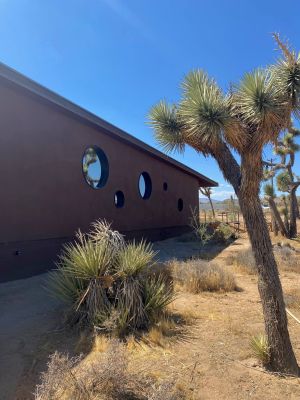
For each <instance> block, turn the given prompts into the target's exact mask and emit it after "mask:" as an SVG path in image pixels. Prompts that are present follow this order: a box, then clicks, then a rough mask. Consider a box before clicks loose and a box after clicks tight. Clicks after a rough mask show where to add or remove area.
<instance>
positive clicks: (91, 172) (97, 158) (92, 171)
mask: <svg viewBox="0 0 300 400" xmlns="http://www.w3.org/2000/svg"><path fill="white" fill-rule="evenodd" d="M82 170H83V175H84V177H85V180H86V181H87V183H88V184H89V185H90V186H91V187H92V188H93V189H100V188H101V187H103V186H104V185H105V184H106V182H107V179H108V174H109V166H108V160H107V157H106V155H105V153H104V151H103V150H101V149H100V148H99V147H97V146H91V147H88V148H87V149H86V150H85V152H84V155H83V159H82Z"/></svg>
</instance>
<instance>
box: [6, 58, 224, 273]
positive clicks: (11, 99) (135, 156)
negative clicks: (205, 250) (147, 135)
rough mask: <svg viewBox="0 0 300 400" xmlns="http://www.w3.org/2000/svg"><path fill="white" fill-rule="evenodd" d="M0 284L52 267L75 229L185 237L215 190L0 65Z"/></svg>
mask: <svg viewBox="0 0 300 400" xmlns="http://www.w3.org/2000/svg"><path fill="white" fill-rule="evenodd" d="M0 103H1V105H0V124H1V134H0V171H1V196H0V216H1V217H0V221H1V222H0V223H1V229H0V280H1V281H4V280H8V279H13V278H21V277H26V276H30V275H32V274H35V273H38V272H41V271H45V270H46V269H48V268H49V267H51V266H52V265H53V260H54V259H55V257H56V256H57V254H58V252H59V251H60V249H61V246H62V244H63V243H65V242H67V241H69V240H71V239H72V238H73V236H74V231H76V230H77V229H78V228H80V229H82V230H83V231H86V230H87V229H88V227H89V225H90V223H91V222H92V221H94V220H96V219H99V218H105V219H106V220H107V221H108V222H111V223H112V226H113V228H115V229H118V230H120V231H121V232H123V233H124V234H126V235H127V237H137V238H140V237H146V238H148V239H150V240H157V239H162V238H165V237H168V236H172V235H177V234H180V233H182V232H185V231H186V230H187V229H188V225H189V218H190V212H191V208H193V209H194V208H197V207H198V204H199V197H198V189H199V187H205V186H216V185H217V184H216V182H214V181H212V180H211V179H209V178H207V177H205V176H204V175H201V174H200V173H198V172H196V171H194V170H192V169H190V168H188V167H186V166H185V165H183V164H181V163H179V162H177V161H175V160H173V159H172V158H169V157H168V156H166V155H164V154H163V153H161V152H159V151H158V150H156V149H154V148H152V147H150V146H148V145H146V144H145V143H143V142H141V141H140V140H138V139H136V138H135V137H133V136H131V135H129V134H127V133H125V132H124V131H122V130H121V129H119V128H117V127H115V126H113V125H111V124H110V123H108V122H106V121H104V120H102V119H101V118H99V117H97V116H96V115H94V114H92V113H90V112H88V111H86V110H84V109H83V108H81V107H79V106H77V105H75V104H73V103H72V102H70V101H68V100H66V99H64V98H63V97H61V96H59V95H57V94H55V93H53V92H52V91H50V90H48V89H46V88H45V87H43V86H41V85H39V84H37V83H36V82H34V81H32V80H30V79H28V78H27V77H25V76H23V75H21V74H20V73H18V72H16V71H15V70H13V69H11V68H9V67H7V66H6V65H4V64H0Z"/></svg>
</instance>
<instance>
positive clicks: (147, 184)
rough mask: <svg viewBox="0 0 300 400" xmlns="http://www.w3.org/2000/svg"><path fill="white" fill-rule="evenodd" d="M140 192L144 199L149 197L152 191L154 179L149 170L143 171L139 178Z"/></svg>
mask: <svg viewBox="0 0 300 400" xmlns="http://www.w3.org/2000/svg"><path fill="white" fill-rule="evenodd" d="M139 192H140V195H141V197H142V198H143V199H149V197H150V196H151V193H152V181H151V178H150V175H149V174H148V172H142V173H141V175H140V178H139Z"/></svg>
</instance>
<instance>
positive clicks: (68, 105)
mask: <svg viewBox="0 0 300 400" xmlns="http://www.w3.org/2000/svg"><path fill="white" fill-rule="evenodd" d="M0 76H1V77H2V78H5V79H7V80H9V81H11V82H13V83H15V84H16V85H18V86H21V87H23V88H25V89H27V90H29V91H30V92H32V93H34V94H36V95H37V96H39V97H42V98H44V99H46V100H48V101H49V102H51V103H54V104H56V105H57V106H59V107H61V108H63V109H65V110H68V111H69V112H71V113H73V114H75V115H77V116H79V117H80V118H82V119H84V120H87V121H89V122H92V123H93V124H95V125H97V126H98V127H100V128H102V129H104V130H106V131H108V132H110V133H112V134H113V135H115V136H116V137H117V138H118V139H121V140H123V141H125V142H127V143H130V144H132V145H134V146H135V147H138V148H139V149H140V150H142V151H144V152H146V153H148V154H150V155H151V156H154V157H156V158H159V159H162V160H163V161H165V162H166V163H168V164H171V165H172V166H174V167H176V168H178V169H180V170H182V171H183V172H185V173H187V174H189V175H192V176H194V177H196V178H197V179H198V181H199V186H201V184H202V186H204V185H203V182H205V186H212V187H215V186H218V183H217V182H215V181H213V180H212V179H210V178H208V177H207V176H205V175H202V174H201V173H200V172H197V171H195V170H194V169H192V168H190V167H188V166H186V165H184V164H182V163H181V162H179V161H177V160H174V159H173V158H171V157H169V156H167V155H166V154H164V153H162V152H161V151H159V150H157V149H155V148H154V147H152V146H150V145H148V144H146V143H144V142H143V141H141V140H140V139H137V138H136V137H134V136H132V135H130V134H129V133H127V132H125V131H123V130H122V129H120V128H118V127H116V126H115V125H113V124H111V123H109V122H107V121H105V120H104V119H102V118H100V117H98V116H97V115H96V114H93V113H92V112H90V111H88V110H86V109H84V108H83V107H80V106H78V105H77V104H75V103H73V102H72V101H70V100H67V99H66V98H64V97H63V96H61V95H59V94H57V93H55V92H53V91H52V90H50V89H48V88H46V87H44V86H43V85H40V84H39V83H37V82H35V81H34V80H32V79H30V78H28V77H26V76H25V75H23V74H21V73H20V72H18V71H16V70H14V69H13V68H11V67H9V66H7V65H6V64H4V63H2V62H0Z"/></svg>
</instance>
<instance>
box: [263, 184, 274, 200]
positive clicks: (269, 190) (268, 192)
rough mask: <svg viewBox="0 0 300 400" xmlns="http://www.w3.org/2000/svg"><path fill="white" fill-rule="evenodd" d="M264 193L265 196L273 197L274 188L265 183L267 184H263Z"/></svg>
mask: <svg viewBox="0 0 300 400" xmlns="http://www.w3.org/2000/svg"><path fill="white" fill-rule="evenodd" d="M264 194H265V196H267V197H272V198H274V197H275V191H274V188H273V186H272V185H270V184H269V183H267V184H266V185H265V186H264Z"/></svg>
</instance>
